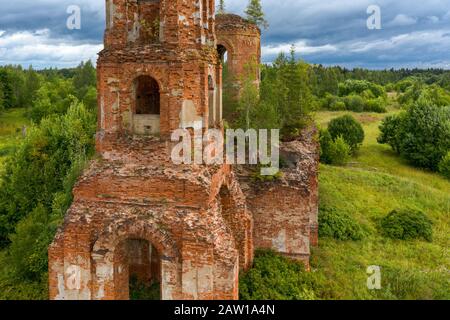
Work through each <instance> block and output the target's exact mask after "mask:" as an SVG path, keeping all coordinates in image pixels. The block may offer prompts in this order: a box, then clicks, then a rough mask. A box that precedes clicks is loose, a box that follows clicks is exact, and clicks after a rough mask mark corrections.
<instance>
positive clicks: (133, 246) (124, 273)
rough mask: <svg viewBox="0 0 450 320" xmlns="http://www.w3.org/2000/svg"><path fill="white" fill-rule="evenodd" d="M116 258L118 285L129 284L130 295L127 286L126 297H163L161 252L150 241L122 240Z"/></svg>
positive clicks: (138, 298)
mask: <svg viewBox="0 0 450 320" xmlns="http://www.w3.org/2000/svg"><path fill="white" fill-rule="evenodd" d="M115 260H116V266H117V267H116V268H115V270H114V272H115V273H116V274H115V279H116V283H117V286H118V287H120V286H123V285H125V286H126V285H127V284H128V295H127V294H126V289H127V288H126V287H125V288H124V289H125V292H124V294H123V298H124V299H127V298H128V299H129V300H160V299H161V259H160V254H159V252H158V250H157V249H156V248H155V247H154V246H153V245H152V244H151V243H150V242H149V241H147V240H144V239H126V240H124V241H122V242H121V243H120V244H119V246H118V250H117V251H116V257H115ZM127 280H128V281H127Z"/></svg>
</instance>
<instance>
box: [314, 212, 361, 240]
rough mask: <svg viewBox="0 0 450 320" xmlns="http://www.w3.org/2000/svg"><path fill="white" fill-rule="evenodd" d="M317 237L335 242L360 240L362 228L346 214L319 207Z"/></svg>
mask: <svg viewBox="0 0 450 320" xmlns="http://www.w3.org/2000/svg"><path fill="white" fill-rule="evenodd" d="M319 236H320V237H330V238H334V239H337V240H343V241H346V240H355V241H356V240H361V239H363V238H364V231H363V229H362V227H361V226H360V225H359V224H358V223H357V222H356V221H355V220H354V219H353V218H352V217H351V216H349V215H348V214H346V213H343V212H340V211H337V210H336V209H335V208H330V207H321V208H320V211H319Z"/></svg>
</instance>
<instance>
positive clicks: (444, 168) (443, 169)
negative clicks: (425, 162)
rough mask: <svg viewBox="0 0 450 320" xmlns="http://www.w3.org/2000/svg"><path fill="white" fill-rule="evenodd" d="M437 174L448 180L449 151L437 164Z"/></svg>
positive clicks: (449, 177) (449, 174)
mask: <svg viewBox="0 0 450 320" xmlns="http://www.w3.org/2000/svg"><path fill="white" fill-rule="evenodd" d="M439 172H440V173H441V174H442V175H443V176H444V177H446V178H447V179H450V151H449V152H448V153H447V155H446V156H445V157H444V158H443V159H442V160H441V162H439Z"/></svg>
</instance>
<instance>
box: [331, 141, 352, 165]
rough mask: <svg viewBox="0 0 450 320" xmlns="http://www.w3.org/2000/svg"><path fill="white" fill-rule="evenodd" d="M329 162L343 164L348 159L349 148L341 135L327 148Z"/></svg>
mask: <svg viewBox="0 0 450 320" xmlns="http://www.w3.org/2000/svg"><path fill="white" fill-rule="evenodd" d="M328 153H329V155H328V158H329V159H330V164H333V165H337V166H343V165H345V164H347V162H348V160H349V159H350V154H351V148H350V146H349V145H348V144H347V142H345V140H344V138H343V137H342V136H339V137H337V138H336V139H335V140H334V141H332V142H331V143H330V145H329V148H328Z"/></svg>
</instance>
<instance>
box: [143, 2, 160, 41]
mask: <svg viewBox="0 0 450 320" xmlns="http://www.w3.org/2000/svg"><path fill="white" fill-rule="evenodd" d="M138 6H139V25H140V32H139V39H140V41H141V42H142V43H144V44H147V43H156V42H159V38H160V20H161V18H160V10H161V9H160V1H159V0H138Z"/></svg>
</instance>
